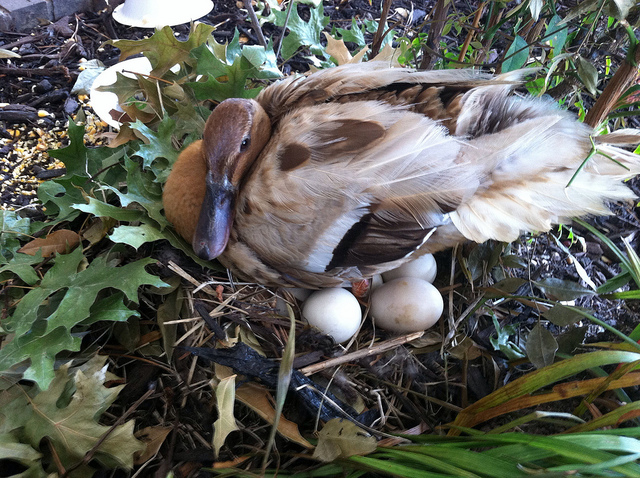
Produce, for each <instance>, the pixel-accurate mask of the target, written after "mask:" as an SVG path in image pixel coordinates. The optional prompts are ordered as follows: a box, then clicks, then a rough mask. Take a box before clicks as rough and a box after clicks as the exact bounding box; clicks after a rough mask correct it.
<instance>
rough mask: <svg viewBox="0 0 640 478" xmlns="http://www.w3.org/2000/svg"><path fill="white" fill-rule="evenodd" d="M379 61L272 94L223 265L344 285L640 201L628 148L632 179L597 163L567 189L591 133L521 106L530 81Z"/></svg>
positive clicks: (562, 115) (560, 116) (276, 277)
mask: <svg viewBox="0 0 640 478" xmlns="http://www.w3.org/2000/svg"><path fill="white" fill-rule="evenodd" d="M379 63H380V62H369V63H365V64H362V65H358V66H357V67H356V66H354V65H348V66H345V67H337V68H333V69H329V70H324V71H322V72H319V73H315V74H313V75H311V76H310V77H308V78H295V79H287V80H284V81H282V82H279V83H276V84H275V85H273V86H271V87H269V88H267V89H265V90H263V92H262V93H261V94H260V95H259V96H258V98H257V101H258V102H259V103H260V104H261V105H262V106H263V108H264V109H265V110H266V111H267V113H268V114H269V116H270V117H271V118H272V121H273V128H274V129H273V134H272V138H271V140H270V141H269V143H268V144H267V146H266V147H265V149H264V150H263V152H262V153H261V155H260V157H259V158H258V159H257V161H256V162H255V164H254V166H253V169H252V170H251V171H250V173H249V175H248V177H247V178H246V180H245V183H244V185H243V188H242V193H241V196H240V198H239V202H238V205H237V209H236V219H235V226H234V231H233V233H232V237H231V241H230V244H229V246H228V248H227V252H225V254H224V256H223V257H222V258H221V259H222V262H223V263H226V264H227V265H228V266H230V267H231V268H232V269H235V270H240V271H243V272H245V273H244V274H243V275H245V276H247V275H250V276H252V277H256V278H261V279H262V281H263V282H276V283H277V282H289V283H291V284H299V285H306V286H309V285H312V286H329V285H336V284H335V283H334V282H335V281H336V280H337V281H338V282H341V281H342V280H352V279H357V278H360V277H363V276H369V275H371V274H373V273H376V272H379V271H383V270H387V269H390V268H392V267H394V266H396V265H399V264H400V263H402V262H405V261H406V260H409V258H410V257H411V258H412V257H416V256H418V255H420V254H423V253H426V252H434V251H437V250H441V249H445V248H447V247H451V246H452V245H454V244H456V243H458V242H460V241H463V240H465V239H472V240H474V241H477V242H483V241H485V240H487V239H496V240H501V241H512V240H514V239H516V238H517V237H518V236H519V234H520V233H521V232H522V231H526V230H540V231H542V230H547V229H549V228H550V227H551V225H552V224H553V223H557V222H561V221H563V220H566V219H568V218H570V217H572V216H577V215H584V214H589V213H594V214H606V213H608V209H607V208H606V206H605V201H606V200H610V199H621V198H626V197H631V196H633V194H632V193H631V191H629V189H628V188H626V187H625V186H624V185H622V184H621V183H620V180H621V179H624V178H626V177H629V176H632V175H633V174H637V173H638V171H639V169H640V168H639V162H638V157H637V155H633V154H631V153H628V152H626V151H623V150H621V149H618V148H614V147H609V149H608V154H610V155H613V156H614V157H615V158H616V159H617V160H619V161H621V162H622V163H623V164H626V165H627V168H628V169H625V168H623V167H621V166H620V165H619V164H616V163H614V162H612V161H610V159H608V158H606V157H605V156H602V155H598V154H596V155H594V156H593V157H592V158H591V159H590V160H589V162H588V163H587V165H586V167H585V168H584V169H583V171H582V172H581V173H580V174H579V175H578V176H577V178H576V179H575V180H574V181H573V183H572V184H571V187H570V188H567V184H568V183H569V180H570V178H571V177H572V175H573V173H574V172H575V171H576V170H577V169H578V168H579V166H580V164H581V163H582V161H583V160H584V159H585V158H586V157H587V156H588V154H589V152H590V149H591V141H590V140H589V135H590V133H591V130H590V128H588V127H586V126H584V125H582V124H580V123H577V122H575V121H574V119H573V118H572V117H571V115H570V114H568V113H566V112H563V111H560V110H559V109H558V108H557V107H556V106H555V105H554V104H553V103H551V102H547V101H542V100H535V99H527V98H519V97H516V96H514V95H513V94H512V90H513V88H514V87H515V85H517V84H518V83H519V80H520V76H521V75H522V74H521V73H518V72H516V73H510V74H507V75H502V76H499V77H496V78H493V79H491V77H489V76H487V75H483V74H479V73H475V72H469V71H462V70H456V71H431V72H416V71H412V70H407V69H396V68H387V67H386V66H385V65H383V64H379ZM252 263H253V264H255V267H253V268H250V270H247V268H248V266H247V264H252ZM234 266H235V267H234ZM332 281H334V282H332Z"/></svg>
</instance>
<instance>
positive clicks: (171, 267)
mask: <svg viewBox="0 0 640 478" xmlns="http://www.w3.org/2000/svg"><path fill="white" fill-rule="evenodd" d="M167 267H168V268H169V270H170V271H173V272H175V273H176V274H178V275H179V276H180V277H182V278H183V279H186V280H187V281H188V282H191V283H192V284H193V285H194V286H196V287H201V286H202V284H201V283H200V282H198V281H197V280H195V279H194V278H193V277H192V276H191V275H190V274H189V273H187V272H186V271H185V270H184V269H182V268H181V267H180V266H179V265H178V264H176V263H175V262H173V261H169V264H168V265H167ZM201 290H202V291H203V292H205V293H206V294H209V295H216V291H215V290H213V289H212V288H211V287H209V286H207V285H205V286H203V287H201Z"/></svg>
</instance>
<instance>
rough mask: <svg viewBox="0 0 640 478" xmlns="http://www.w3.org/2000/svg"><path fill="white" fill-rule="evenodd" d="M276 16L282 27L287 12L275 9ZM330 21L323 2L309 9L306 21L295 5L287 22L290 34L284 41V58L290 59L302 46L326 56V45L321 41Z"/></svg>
mask: <svg viewBox="0 0 640 478" xmlns="http://www.w3.org/2000/svg"><path fill="white" fill-rule="evenodd" d="M273 13H274V15H275V16H276V25H277V26H279V27H282V26H284V25H285V22H286V17H287V12H286V11H279V10H274V11H273ZM328 23H329V17H326V16H325V15H324V8H323V6H322V3H320V4H318V6H317V7H316V8H310V9H309V21H308V22H305V21H304V20H303V19H302V18H300V15H299V14H298V10H297V8H296V6H295V5H294V6H293V8H292V9H291V15H290V16H289V21H288V22H287V28H288V29H289V34H288V35H287V36H286V37H284V40H283V41H282V51H281V53H282V58H284V59H285V60H288V59H289V58H291V57H292V56H293V55H295V53H296V52H297V51H298V49H299V48H301V47H308V48H309V49H310V50H311V53H313V54H314V55H318V56H320V57H322V58H325V57H326V54H325V52H324V47H323V46H322V43H321V41H320V38H321V34H322V30H324V27H325V26H326V25H327V24H328Z"/></svg>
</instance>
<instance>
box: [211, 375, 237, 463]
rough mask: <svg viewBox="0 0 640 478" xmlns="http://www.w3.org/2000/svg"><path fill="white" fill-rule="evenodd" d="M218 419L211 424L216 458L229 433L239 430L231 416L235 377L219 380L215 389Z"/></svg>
mask: <svg viewBox="0 0 640 478" xmlns="http://www.w3.org/2000/svg"><path fill="white" fill-rule="evenodd" d="M215 391H216V405H217V408H218V419H217V420H216V421H215V422H214V424H213V441H212V443H211V445H212V446H213V453H214V454H215V456H216V458H217V457H218V453H219V452H220V448H222V445H224V441H225V440H226V439H227V436H228V435H229V433H231V432H233V431H236V430H239V428H238V425H236V418H235V416H234V415H233V405H234V403H235V401H236V376H235V375H232V376H230V377H227V378H223V379H222V380H220V383H218V385H217V386H216V387H215Z"/></svg>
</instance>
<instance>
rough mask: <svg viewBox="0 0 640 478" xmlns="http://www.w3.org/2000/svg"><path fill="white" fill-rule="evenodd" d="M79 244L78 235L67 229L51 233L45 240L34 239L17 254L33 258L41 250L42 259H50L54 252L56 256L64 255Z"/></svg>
mask: <svg viewBox="0 0 640 478" xmlns="http://www.w3.org/2000/svg"><path fill="white" fill-rule="evenodd" d="M79 243H80V236H79V235H78V233H76V232H73V231H70V230H69V229H60V230H58V231H55V232H52V233H51V234H49V235H48V236H47V237H45V238H41V237H40V238H38V239H34V240H33V241H30V242H28V243H26V244H25V245H24V246H22V247H21V248H20V249H18V252H22V253H23V254H28V255H30V256H35V255H36V254H37V252H38V251H39V250H40V249H42V257H50V256H52V255H53V254H55V253H56V252H57V253H58V254H64V253H66V252H69V251H70V250H71V249H74V248H75V247H76V246H77V245H78V244H79Z"/></svg>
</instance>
